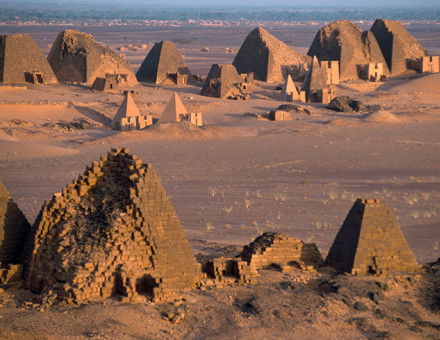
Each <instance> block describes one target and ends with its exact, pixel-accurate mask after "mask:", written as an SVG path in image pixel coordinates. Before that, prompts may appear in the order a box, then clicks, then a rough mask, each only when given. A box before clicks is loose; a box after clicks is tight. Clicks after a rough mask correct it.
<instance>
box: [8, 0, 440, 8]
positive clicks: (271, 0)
mask: <svg viewBox="0 0 440 340" xmlns="http://www.w3.org/2000/svg"><path fill="white" fill-rule="evenodd" d="M6 2H9V3H11V2H12V1H11V0H9V1H8V0H0V4H2V3H6ZM13 2H14V3H15V5H17V4H20V3H21V4H25V3H26V4H27V3H30V4H35V3H53V4H60V5H63V4H80V3H81V4H89V5H93V4H112V5H114V4H117V5H144V6H161V5H163V6H193V7H196V6H201V7H203V6H230V5H235V6H266V7H267V6H286V7H295V6H325V7H334V6H348V7H358V6H359V7H362V6H368V7H383V6H393V7H400V6H405V7H407V6H423V7H426V6H434V7H440V0H361V1H359V0H358V1H356V0H355V1H353V0H221V1H218V0H166V1H165V0H15V1H13Z"/></svg>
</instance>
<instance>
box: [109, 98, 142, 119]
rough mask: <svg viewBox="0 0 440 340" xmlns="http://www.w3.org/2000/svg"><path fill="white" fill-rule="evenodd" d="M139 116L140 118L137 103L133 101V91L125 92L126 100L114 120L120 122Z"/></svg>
mask: <svg viewBox="0 0 440 340" xmlns="http://www.w3.org/2000/svg"><path fill="white" fill-rule="evenodd" d="M137 116H140V112H139V109H138V108H137V106H136V103H135V102H134V100H133V96H132V94H131V91H124V100H123V101H122V104H121V106H120V107H119V109H118V112H116V115H115V118H114V119H115V120H120V119H121V118H127V117H137Z"/></svg>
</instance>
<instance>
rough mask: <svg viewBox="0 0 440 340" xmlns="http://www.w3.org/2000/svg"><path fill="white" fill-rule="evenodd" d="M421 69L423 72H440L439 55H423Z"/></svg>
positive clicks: (420, 62)
mask: <svg viewBox="0 0 440 340" xmlns="http://www.w3.org/2000/svg"><path fill="white" fill-rule="evenodd" d="M419 65H420V66H419V70H420V72H422V73H439V72H440V60H439V56H432V57H422V58H420V59H419Z"/></svg>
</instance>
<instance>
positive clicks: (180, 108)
mask: <svg viewBox="0 0 440 340" xmlns="http://www.w3.org/2000/svg"><path fill="white" fill-rule="evenodd" d="M187 114H188V110H187V109H186V108H185V105H183V103H182V100H181V99H180V97H179V95H178V94H177V93H176V92H174V93H173V94H172V95H171V98H170V100H169V102H168V104H167V106H166V107H165V110H164V111H163V112H162V114H161V115H160V118H159V123H176V122H180V121H181V120H182V119H181V115H187Z"/></svg>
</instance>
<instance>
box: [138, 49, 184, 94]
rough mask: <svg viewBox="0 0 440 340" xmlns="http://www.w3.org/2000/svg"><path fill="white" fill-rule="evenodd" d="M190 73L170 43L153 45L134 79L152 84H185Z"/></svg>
mask: <svg viewBox="0 0 440 340" xmlns="http://www.w3.org/2000/svg"><path fill="white" fill-rule="evenodd" d="M190 76H191V73H190V71H189V69H188V66H186V65H185V63H184V62H183V58H182V56H181V55H180V53H179V51H178V50H177V48H176V46H175V45H174V44H173V43H172V42H171V41H161V42H159V43H156V44H154V46H153V48H152V49H151V51H150V52H149V53H148V54H147V56H146V57H145V59H144V61H143V62H142V64H141V66H140V68H139V70H138V71H137V73H136V77H137V79H138V80H139V81H143V82H148V83H154V84H177V85H184V84H187V83H188V81H189V78H190Z"/></svg>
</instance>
